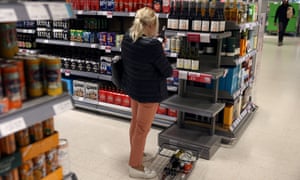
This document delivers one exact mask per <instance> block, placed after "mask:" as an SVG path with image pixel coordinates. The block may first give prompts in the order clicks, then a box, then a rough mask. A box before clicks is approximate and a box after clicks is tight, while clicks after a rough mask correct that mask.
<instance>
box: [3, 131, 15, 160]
mask: <svg viewBox="0 0 300 180" xmlns="http://www.w3.org/2000/svg"><path fill="white" fill-rule="evenodd" d="M0 144H1V151H2V154H3V155H11V154H13V153H14V152H15V151H16V140H15V135H14V134H10V135H8V136H6V137H4V138H2V139H0Z"/></svg>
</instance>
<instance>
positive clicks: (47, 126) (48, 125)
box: [43, 117, 54, 136]
mask: <svg viewBox="0 0 300 180" xmlns="http://www.w3.org/2000/svg"><path fill="white" fill-rule="evenodd" d="M43 131H44V136H50V135H52V134H53V133H54V119H53V117H51V118H49V119H47V120H45V121H44V122H43Z"/></svg>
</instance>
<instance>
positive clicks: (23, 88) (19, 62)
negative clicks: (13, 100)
mask: <svg viewBox="0 0 300 180" xmlns="http://www.w3.org/2000/svg"><path fill="white" fill-rule="evenodd" d="M17 58H18V60H7V61H6V62H7V63H10V64H14V65H16V66H17V68H18V72H19V77H20V92H21V99H22V100H25V99H26V84H25V75H24V62H23V60H22V59H21V58H20V57H17Z"/></svg>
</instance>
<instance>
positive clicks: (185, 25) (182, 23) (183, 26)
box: [179, 19, 189, 31]
mask: <svg viewBox="0 0 300 180" xmlns="http://www.w3.org/2000/svg"><path fill="white" fill-rule="evenodd" d="M188 29H189V20H188V19H179V30H183V31H187V30H188Z"/></svg>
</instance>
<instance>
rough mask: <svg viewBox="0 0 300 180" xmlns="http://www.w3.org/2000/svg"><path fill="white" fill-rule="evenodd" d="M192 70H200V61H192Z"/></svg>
mask: <svg viewBox="0 0 300 180" xmlns="http://www.w3.org/2000/svg"><path fill="white" fill-rule="evenodd" d="M192 70H194V71H198V70H199V61H198V60H195V59H193V60H192Z"/></svg>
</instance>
